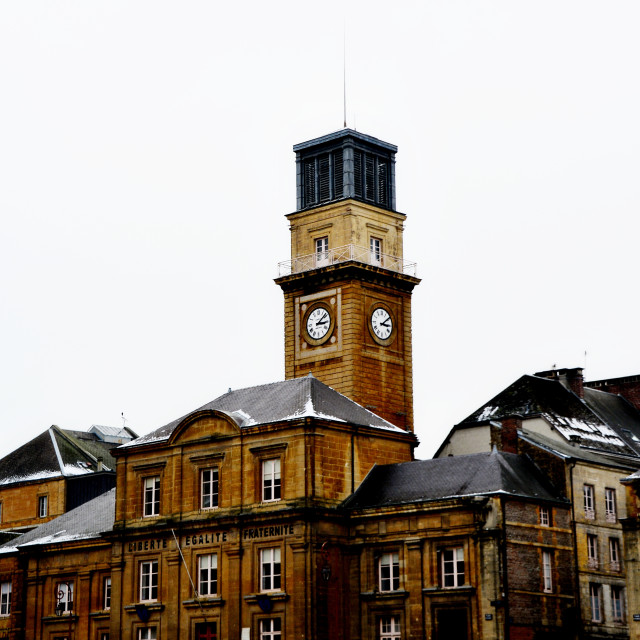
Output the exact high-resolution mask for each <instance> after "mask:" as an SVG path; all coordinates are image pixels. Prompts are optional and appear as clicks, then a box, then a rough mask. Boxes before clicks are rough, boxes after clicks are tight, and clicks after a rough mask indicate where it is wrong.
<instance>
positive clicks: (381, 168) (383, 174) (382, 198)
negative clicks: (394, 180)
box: [378, 161, 389, 204]
mask: <svg viewBox="0 0 640 640" xmlns="http://www.w3.org/2000/svg"><path fill="white" fill-rule="evenodd" d="M387 185H388V176H387V163H386V162H383V161H379V162H378V202H379V203H380V204H388V197H389V196H388V193H387V192H388V188H387Z"/></svg>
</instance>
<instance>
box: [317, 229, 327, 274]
mask: <svg viewBox="0 0 640 640" xmlns="http://www.w3.org/2000/svg"><path fill="white" fill-rule="evenodd" d="M327 264H329V236H322V238H316V267H323V266H325V265H327Z"/></svg>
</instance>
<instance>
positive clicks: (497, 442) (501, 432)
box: [491, 414, 522, 453]
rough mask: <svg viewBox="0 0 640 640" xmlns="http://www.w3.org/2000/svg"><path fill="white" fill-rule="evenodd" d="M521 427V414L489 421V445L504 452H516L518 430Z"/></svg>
mask: <svg viewBox="0 0 640 640" xmlns="http://www.w3.org/2000/svg"><path fill="white" fill-rule="evenodd" d="M520 429H522V416H521V415H518V414H513V415H510V416H506V417H504V418H502V420H501V421H500V423H498V422H492V423H491V446H492V447H493V446H495V447H496V448H497V449H498V450H499V451H505V452H506V453H518V430H520Z"/></svg>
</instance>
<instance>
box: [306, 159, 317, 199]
mask: <svg viewBox="0 0 640 640" xmlns="http://www.w3.org/2000/svg"><path fill="white" fill-rule="evenodd" d="M304 200H305V204H306V206H309V205H312V204H315V203H316V161H315V159H314V160H308V161H307V162H305V163H304Z"/></svg>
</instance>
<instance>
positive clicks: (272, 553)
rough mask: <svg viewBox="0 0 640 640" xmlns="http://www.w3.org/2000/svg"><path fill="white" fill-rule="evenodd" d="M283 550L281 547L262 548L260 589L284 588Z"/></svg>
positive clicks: (275, 589) (274, 589) (277, 589)
mask: <svg viewBox="0 0 640 640" xmlns="http://www.w3.org/2000/svg"><path fill="white" fill-rule="evenodd" d="M281 559H282V552H281V549H280V547H268V548H266V549H260V591H280V590H281V589H282V562H281Z"/></svg>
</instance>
